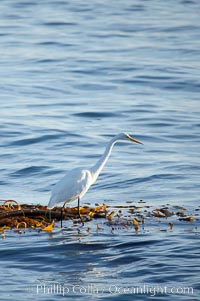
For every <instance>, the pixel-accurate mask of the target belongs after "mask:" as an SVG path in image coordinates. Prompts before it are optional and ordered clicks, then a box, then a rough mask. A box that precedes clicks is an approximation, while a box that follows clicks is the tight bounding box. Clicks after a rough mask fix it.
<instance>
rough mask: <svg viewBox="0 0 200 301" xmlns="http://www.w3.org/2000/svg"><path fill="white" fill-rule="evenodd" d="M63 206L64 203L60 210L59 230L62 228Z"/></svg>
mask: <svg viewBox="0 0 200 301" xmlns="http://www.w3.org/2000/svg"><path fill="white" fill-rule="evenodd" d="M65 204H66V202H65V203H64V204H63V206H62V208H61V214H60V226H61V228H62V222H63V212H64V208H65Z"/></svg>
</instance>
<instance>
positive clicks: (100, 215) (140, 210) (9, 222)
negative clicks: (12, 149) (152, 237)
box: [0, 200, 200, 237]
mask: <svg viewBox="0 0 200 301" xmlns="http://www.w3.org/2000/svg"><path fill="white" fill-rule="evenodd" d="M1 202H2V204H1V205H0V233H1V234H2V237H4V236H5V234H4V233H5V231H6V230H13V231H14V232H16V233H19V234H21V233H23V232H25V231H26V230H27V229H32V230H35V231H38V232H40V231H45V232H52V230H53V227H54V226H55V225H56V226H57V227H60V224H59V223H57V222H59V221H60V220H61V210H62V207H55V208H54V209H52V210H49V209H48V208H47V206H41V205H28V204H22V205H21V204H19V202H17V201H15V200H6V201H1ZM127 203H131V202H128V201H127ZM199 211H200V208H197V209H195V210H194V211H193V212H192V213H190V214H187V210H186V208H184V207H181V206H172V207H170V206H169V205H166V206H162V207H161V208H153V207H152V206H148V205H146V202H144V201H142V200H140V201H139V202H137V204H136V205H132V204H128V205H122V206H108V205H106V204H103V205H99V204H95V206H94V207H90V206H89V205H88V206H84V207H80V214H81V218H82V221H81V220H80V218H78V209H77V207H73V208H69V207H66V208H64V209H63V214H62V218H63V220H71V221H72V223H73V224H77V225H79V224H80V225H81V224H82V222H84V224H85V225H87V223H88V222H91V221H97V220H98V219H99V220H100V219H101V225H106V226H108V227H110V228H111V229H112V230H114V229H116V228H118V229H119V228H134V230H135V231H136V232H137V231H138V230H139V229H140V228H142V229H144V227H145V226H146V225H147V224H152V222H151V223H149V220H150V221H153V222H154V223H156V224H157V225H158V224H160V223H161V221H163V220H165V225H167V227H168V230H172V229H173V226H174V221H179V222H195V221H199ZM86 227H88V226H86ZM88 228H89V227H88ZM101 229H102V227H101V226H99V224H98V223H97V224H96V230H101ZM163 231H166V229H165V230H163Z"/></svg>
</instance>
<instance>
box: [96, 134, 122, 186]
mask: <svg viewBox="0 0 200 301" xmlns="http://www.w3.org/2000/svg"><path fill="white" fill-rule="evenodd" d="M117 140H118V139H115V137H114V138H113V139H112V140H111V141H110V142H109V143H108V145H107V146H106V149H105V152H104V153H103V155H102V156H101V157H100V159H99V160H98V161H97V163H96V164H95V165H94V166H93V167H92V168H91V173H92V176H93V180H94V181H95V180H96V178H97V177H98V175H99V174H100V172H101V171H102V169H103V167H104V165H105V164H106V162H107V160H108V158H109V157H110V154H111V151H112V148H113V146H114V144H115V142H116V141H117Z"/></svg>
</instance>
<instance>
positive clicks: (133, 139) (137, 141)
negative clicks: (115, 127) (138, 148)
mask: <svg viewBox="0 0 200 301" xmlns="http://www.w3.org/2000/svg"><path fill="white" fill-rule="evenodd" d="M128 138H129V139H130V140H131V141H132V142H135V143H138V144H143V143H142V142H140V141H139V140H137V139H135V138H133V137H131V136H129V135H128Z"/></svg>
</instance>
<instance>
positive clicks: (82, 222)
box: [78, 214, 84, 227]
mask: <svg viewBox="0 0 200 301" xmlns="http://www.w3.org/2000/svg"><path fill="white" fill-rule="evenodd" d="M78 217H79V218H80V221H81V224H82V227H83V226H84V221H83V219H82V217H81V215H80V214H79V215H78Z"/></svg>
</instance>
